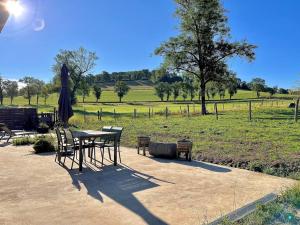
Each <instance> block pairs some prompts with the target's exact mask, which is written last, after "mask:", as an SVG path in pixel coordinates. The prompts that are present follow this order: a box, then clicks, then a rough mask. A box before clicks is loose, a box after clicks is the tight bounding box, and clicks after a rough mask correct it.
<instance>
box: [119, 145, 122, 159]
mask: <svg viewBox="0 0 300 225" xmlns="http://www.w3.org/2000/svg"><path fill="white" fill-rule="evenodd" d="M118 149H119V150H118V152H119V161H120V163H122V161H121V149H120V146H119V147H118Z"/></svg>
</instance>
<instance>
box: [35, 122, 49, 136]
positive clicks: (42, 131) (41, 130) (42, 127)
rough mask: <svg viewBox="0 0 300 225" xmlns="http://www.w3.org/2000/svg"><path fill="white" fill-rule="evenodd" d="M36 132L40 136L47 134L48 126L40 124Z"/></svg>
mask: <svg viewBox="0 0 300 225" xmlns="http://www.w3.org/2000/svg"><path fill="white" fill-rule="evenodd" d="M37 132H39V133H40V134H46V133H48V132H49V126H48V125H47V124H46V123H40V124H39V127H38V128H37Z"/></svg>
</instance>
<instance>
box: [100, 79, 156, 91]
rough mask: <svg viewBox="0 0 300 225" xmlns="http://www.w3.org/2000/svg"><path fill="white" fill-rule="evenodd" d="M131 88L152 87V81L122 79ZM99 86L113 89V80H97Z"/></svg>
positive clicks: (142, 88)
mask: <svg viewBox="0 0 300 225" xmlns="http://www.w3.org/2000/svg"><path fill="white" fill-rule="evenodd" d="M124 82H125V83H126V84H127V85H128V86H129V87H130V88H131V89H134V90H145V89H153V85H154V83H153V82H152V81H150V80H136V81H124ZM97 84H99V85H100V87H101V88H103V89H104V90H113V89H114V85H115V82H98V83H97Z"/></svg>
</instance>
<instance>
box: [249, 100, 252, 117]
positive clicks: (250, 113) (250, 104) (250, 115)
mask: <svg viewBox="0 0 300 225" xmlns="http://www.w3.org/2000/svg"><path fill="white" fill-rule="evenodd" d="M251 120H252V103H251V101H249V121H251Z"/></svg>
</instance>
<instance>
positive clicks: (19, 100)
mask: <svg viewBox="0 0 300 225" xmlns="http://www.w3.org/2000/svg"><path fill="white" fill-rule="evenodd" d="M131 87H132V89H131V90H130V91H129V93H128V95H126V96H125V97H124V98H123V102H154V101H160V99H159V98H158V97H157V96H156V95H155V90H154V88H153V87H151V86H150V85H148V86H141V85H136V86H131ZM58 96H59V94H58V93H55V94H51V95H50V96H49V98H48V99H47V104H49V105H56V104H57V101H58ZM261 97H262V98H269V94H268V93H262V94H261ZM273 97H274V98H291V99H292V98H293V97H294V96H292V95H281V94H276V95H274V96H273ZM256 98H257V97H256V93H255V92H252V91H245V90H239V91H238V93H237V94H236V95H235V96H234V97H233V99H235V100H237V99H238V100H243V99H256ZM228 99H229V95H228V93H227V94H226V96H225V99H224V100H228ZM177 100H178V101H183V98H182V97H181V96H180V97H179V98H178V99H177ZM187 100H188V101H189V100H190V99H189V98H188V99H187ZM194 100H198V96H196V97H195V98H194ZM210 100H219V96H215V98H214V99H210ZM78 101H79V102H82V96H78ZM85 101H86V102H89V103H95V101H96V99H95V96H94V94H93V92H92V91H91V92H90V95H89V96H87V97H86V98H85ZM118 101H119V99H118V97H117V95H116V93H114V91H113V87H112V86H108V85H107V86H106V88H104V90H103V92H102V95H101V99H100V103H101V102H102V103H108V102H110V103H112V102H115V103H117V102H118ZM170 101H173V97H172V96H171V98H170ZM27 102H28V100H27V99H24V98H23V97H22V96H18V97H16V98H15V99H14V101H13V104H14V105H27V104H28V103H27ZM31 102H32V104H33V105H35V104H36V97H35V96H34V97H33V98H32V101H31ZM9 104H10V100H9V99H8V98H5V99H4V105H9ZM40 104H41V105H43V104H44V100H43V98H40Z"/></svg>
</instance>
